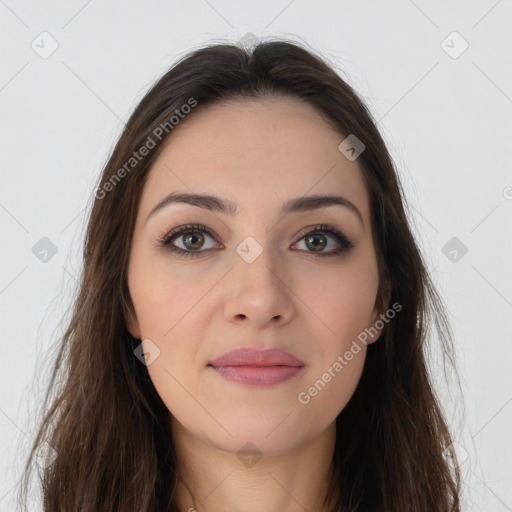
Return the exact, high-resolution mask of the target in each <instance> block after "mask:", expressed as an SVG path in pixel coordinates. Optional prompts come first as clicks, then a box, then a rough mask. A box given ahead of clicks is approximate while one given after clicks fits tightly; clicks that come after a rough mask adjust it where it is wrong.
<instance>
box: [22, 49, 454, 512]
mask: <svg viewBox="0 0 512 512" xmlns="http://www.w3.org/2000/svg"><path fill="white" fill-rule="evenodd" d="M431 319H432V320H434V321H435V325H436V327H437V328H438V333H439V335H440V339H441V340H442V341H443V346H444V350H445V353H446V354H447V355H448V356H449V357H450V358H451V355H452V352H451V341H450V340H451V337H450V331H449V326H448V324H447V321H446V318H445V313H444V310H443V305H442V301H441V299H440V297H439V296H438V294H437V292H436V290H435V288H434V286H433V284H432V283H431V281H430V279H429V276H428V272H427V270H426V267H425V265H424V262H423V259H422V257H421V255H420V252H419V250H418V247H417V245H416V243H415V240H414V238H413V235H412V233H411V230H410V227H409V224H408V221H407V218H406V215H405V213H404V208H403V199H402V196H401V192H400V186H399V181H398V177H397V175H396V172H395V169H394V167H393V164H392V161H391V158H390V155H389V153H388V151H387V149H386V147H385V144H384V142H383V140H382V138H381V136H380V134H379V132H378V130H377V128H376V126H375V123H374V122H373V121H372V119H371V116H370V114H369V112H368V110H367V108H366V107H365V106H364V104H363V103H362V101H361V100H360V99H359V98H358V96H357V95H356V93H355V92H354V91H353V90H352V89H351V87H350V86H349V85H348V84H347V83H345V82H344V81H343V80H342V79H341V78H340V77H339V76H338V75H337V74H336V73H335V71H334V70H333V69H332V68H330V67H329V65H328V64H326V63H325V62H324V61H323V60H322V59H321V58H319V57H317V56H315V55H313V54H312V53H311V52H309V51H308V50H306V49H305V48H303V47H301V46H299V45H297V44H293V43H288V42H266V43H261V44H259V45H258V46H256V47H255V48H254V49H253V50H249V49H246V48H240V47H237V46H235V45H229V44H225V45H224V44H220V45H214V46H210V47H205V48H203V49H199V50H197V51H194V52H192V53H191V54H189V55H188V56H186V57H185V58H183V59H182V60H181V61H180V62H179V63H177V64H176V65H175V66H174V67H173V68H172V69H170V70H169V71H168V72H167V73H166V74H165V75H164V76H163V77H162V78H161V79H159V80H158V82H157V83H156V84H155V85H154V86H153V87H152V88H151V90H150V91H149V92H148V93H147V94H146V95H145V97H144V98H143V99H142V101H141V102H140V104H139V105H138V106H137V108H136V109H135V111H134V112H133V114H132V116H131V118H130V119H129V121H128V123H127V124H126V128H125V130H124V132H123V134H122V135H121V137H120V139H119V141H118V143H117V145H116V147H115V149H114V151H113V153H112V155H111V157H110V159H109V161H108V162H107V164H106V166H105V168H104V170H103V173H102V176H101V179H100V182H99V184H98V187H97V189H96V193H95V201H94V205H93V208H92V212H91V216H90V219H89V223H88V231H87V238H86V242H85V249H84V269H83V275H82V280H81V283H80V291H79V295H78V297H77V299H76V303H75V307H74V313H73V318H72V320H71V322H70V325H69V328H68V329H67V331H66V333H65V335H64V337H63V340H62V345H61V347H60V353H59V358H58V360H57V361H56V363H55V371H54V374H53V377H52V385H53V384H54V379H55V377H56V375H57V374H58V372H59V371H64V372H65V375H64V378H63V380H62V387H61V389H59V392H58V395H57V397H56V398H55V400H53V402H52V403H51V406H50V407H49V410H48V412H47V414H46V415H45V418H44V421H43V423H42V425H41V428H40V431H39V433H38V435H37V438H36V440H35V441H34V445H33V453H32V454H35V453H36V452H37V450H38V449H40V447H41V446H48V447H49V448H50V452H51V457H50V456H49V455H48V454H47V455H46V457H45V458H43V459H44V461H45V462H44V463H43V464H42V465H41V467H42V489H43V495H44V500H45V505H44V507H45V508H44V510H45V511H48V512H50V511H52V512H56V511H62V510H67V511H74V510H76V511H78V510H80V511H95V512H98V511H105V512H108V511H134V510H137V511H141V512H142V511H164V510H169V511H180V512H184V511H193V510H197V511H199V512H202V511H206V510H208V511H220V510H230V511H242V510H243V511H253V510H266V511H290V512H291V511H299V510H308V511H315V512H318V511H321V512H324V511H325V512H327V511H329V512H335V511H340V512H341V511H343V512H349V511H358V512H361V511H365V512H366V511H386V512H387V511H401V512H402V511H403V512H405V511H414V512H427V511H428V512H432V511H439V512H441V511H443V512H445V511H454V512H456V511H459V510H460V508H459V493H460V489H459V487H460V482H459V473H458V471H457V464H456V462H455V454H454V453H453V449H452V446H451V443H452V441H451V437H450V433H449V430H448V428H447V425H446V423H445V420H444V419H443V416H442V414H441V411H440V408H439V406H438V403H437V401H436V397H435V393H434V390H433V388H432V384H431V382H430V379H429V375H428V372H427V368H426V363H425V357H424V352H425V343H426V337H427V330H428V326H429V322H430V320H431ZM64 369H65V370H64ZM47 398H48V397H47ZM45 405H46V403H45ZM45 441H46V442H47V443H48V444H47V445H46V444H42V443H44V442H45ZM50 452H48V453H50ZM29 470H30V464H28V463H27V467H26V472H27V475H28V474H29ZM26 479H27V477H26Z"/></svg>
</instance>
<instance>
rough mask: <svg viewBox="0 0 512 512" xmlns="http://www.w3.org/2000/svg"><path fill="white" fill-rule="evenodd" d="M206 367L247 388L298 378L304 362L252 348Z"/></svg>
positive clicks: (286, 354) (277, 353) (277, 352)
mask: <svg viewBox="0 0 512 512" xmlns="http://www.w3.org/2000/svg"><path fill="white" fill-rule="evenodd" d="M207 366H208V367H210V368H212V369H213V370H215V371H216V372H217V373H218V374H219V375H220V376H222V377H223V378H225V379H226V380H229V381H231V382H237V383H239V384H245V385H249V386H275V385H277V384H280V383H282V382H285V381H287V380H289V379H291V378H293V377H295V376H297V375H299V374H300V373H301V372H302V371H303V369H304V366H305V365H304V363H303V362H302V361H301V360H300V359H297V358H296V357H295V356H293V355H291V354H290V353H288V352H285V351H284V350H281V349H277V348H271V349H266V350H258V349H255V348H251V347H246V348H241V349H238V350H234V351H231V352H228V353H226V354H224V355H222V356H220V357H218V358H217V359H215V360H213V361H211V362H210V363H209V364H208V365H207Z"/></svg>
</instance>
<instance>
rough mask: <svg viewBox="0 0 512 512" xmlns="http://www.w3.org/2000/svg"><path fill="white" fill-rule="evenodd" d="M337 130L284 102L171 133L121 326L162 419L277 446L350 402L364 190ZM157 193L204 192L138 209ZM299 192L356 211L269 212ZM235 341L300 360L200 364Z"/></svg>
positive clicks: (199, 120)
mask: <svg viewBox="0 0 512 512" xmlns="http://www.w3.org/2000/svg"><path fill="white" fill-rule="evenodd" d="M344 139H345V137H344V136H342V135H341V134H340V133H338V132H337V131H335V130H333V129H332V128H331V127H330V126H329V125H328V124H327V123H326V122H325V121H324V120H323V119H322V117H321V116H320V115H319V114H318V113H317V112H316V110H315V109H314V108H313V107H311V106H310V105H308V104H304V103H301V102H299V101H297V100H294V99H289V98H267V99H263V100H238V101H234V102H230V103H223V104H216V105H213V106H210V107H207V108H205V109H204V110H202V111H197V112H194V114H193V115H191V116H190V118H189V119H185V120H183V121H181V124H180V125H178V126H177V127H175V128H174V129H173V132H172V133H171V136H170V138H169V139H168V142H167V143H166V147H165V148H164V150H163V152H162V153H161V154H160V156H159V157H158V159H157V160H156V161H155V163H154V164H153V166H152V168H151V171H150V173H149V175H148V180H147V182H146V184H145V187H144V190H143V193H142V197H141V202H140V208H139V211H138V217H137V221H136V226H135V232H134V237H133V242H132V246H131V253H130V261H129V269H128V283H129V290H130V294H131V297H132V301H133V304H134V309H135V315H136V317H135V318H131V319H130V320H129V322H128V327H129V330H130V332H131V334H132V335H133V336H135V337H136V338H140V339H142V340H144V341H143V348H144V352H145V353H148V354H150V356H148V360H147V364H148V371H149V375H150V377H151V379H152V381H153V383H154V386H155V388H156V390H157V391H158V393H159V395H160V396H161V398H162V400H163V401H164V403H165V404H166V406H167V407H168V409H169V411H170V412H171V413H172V415H173V419H172V424H173V428H180V429H182V431H186V432H187V433H188V434H191V435H193V436H194V437H195V438H197V439H199V440H201V441H203V442H205V443H208V444H209V445H211V446H215V447H218V448H221V449H224V450H227V451H231V452H238V450H240V448H241V447H242V446H244V445H246V443H252V444H253V445H255V446H256V447H257V449H258V450H259V451H261V452H263V453H269V454H271V453H274V454H276V453H279V452H285V451H287V450H290V449H292V448H293V447H296V446H298V445H300V444H302V443H306V442H308V441H312V440H313V439H314V438H315V437H316V436H318V435H320V434H321V433H322V432H324V431H325V430H326V428H327V427H329V426H330V425H331V426H332V422H333V421H334V420H335V418H336V416H337V415H338V413H339V412H340V411H341V410H342V409H343V408H344V406H345V405H346V404H347V402H348V401H349V399H350V397H351V396H352V394H353V392H354V390H355V388H356V385H357V383H358V380H359V378H360V375H361V371H362V367H363V363H364V358H365V353H366V350H365V345H364V343H361V342H359V341H358V335H360V334H361V333H362V332H363V331H364V330H365V328H368V327H370V326H372V324H373V322H374V321H375V319H376V318H377V317H378V315H379V313H380V312H379V311H377V310H376V309H375V305H376V298H377V287H378V277H379V276H378V271H377V261H376V255H375V251H374V246H373V242H372V234H371V224H370V210H369V198H368V193H367V190H366V188H365V185H364V182H363V177H362V172H361V169H360V167H359V165H358V163H357V160H349V159H348V158H347V157H345V156H344V154H343V153H342V152H341V151H340V150H339V149H338V146H339V145H340V143H341V142H342V141H343V140H344ZM126 179H130V178H129V177H127V178H126ZM170 193H174V194H177V193H182V194H201V195H208V196H215V197H216V198H218V199H217V200H215V201H205V202H201V205H202V207H199V206H197V205H192V204H188V203H183V202H170V203H168V204H167V205H166V206H163V207H161V208H159V209H157V210H155V211H154V212H153V213H152V214H151V215H150V212H151V211H152V209H153V208H154V207H155V205H157V204H158V203H159V202H160V201H162V199H164V198H165V197H166V196H168V194H170ZM311 196H338V197H341V198H344V199H345V200H347V201H349V202H350V203H351V204H352V205H353V207H354V208H351V207H348V206H346V205H342V204H333V203H330V204H329V205H325V204H324V205H320V207H314V206H315V203H309V202H304V203H303V206H304V205H305V206H304V207H303V208H295V209H293V208H292V209H289V210H287V211H286V213H285V214H282V213H281V209H282V208H283V207H284V206H285V205H287V204H290V203H289V202H290V201H296V200H306V199H307V198H309V197H311ZM192 202H194V201H192ZM221 202H226V203H229V205H231V206H233V208H235V205H236V213H234V212H232V211H230V207H226V208H224V209H220V208H219V207H218V206H219V204H221ZM318 204H319V203H317V206H318ZM347 204H348V203H347ZM308 205H309V206H308ZM148 216H149V217H148ZM189 224H194V225H196V226H195V227H193V228H192V230H191V231H189V232H188V233H186V234H183V233H182V234H178V235H173V236H171V237H170V238H168V245H167V246H163V245H160V242H159V240H161V239H163V238H165V237H166V235H168V234H169V233H170V232H171V231H173V230H176V228H179V227H182V226H186V225H189ZM318 225H325V226H327V228H328V229H329V228H333V229H334V230H337V231H339V232H340V233H341V234H342V235H343V236H344V237H346V238H347V239H348V240H349V241H351V242H352V244H353V247H348V246H347V245H346V244H345V243H344V241H343V238H342V239H338V238H337V236H336V235H335V234H333V233H330V232H329V231H325V230H324V229H323V227H322V228H318V227H317V226H318ZM197 226H199V227H200V228H201V229H204V230H206V231H201V230H198V229H197ZM325 226H324V227H325ZM169 240H170V241H169ZM173 248H175V249H177V250H178V251H179V250H182V251H186V254H185V255H182V254H180V253H179V252H173V251H172V249H173ZM379 335H380V331H379V333H378V334H377V335H374V337H373V339H372V338H371V337H369V338H367V342H373V341H375V340H376V339H377V338H378V337H379ZM354 341H356V342H357V343H356V345H354ZM242 347H253V348H256V349H263V348H269V347H272V348H278V349H282V350H284V351H286V352H288V353H289V354H291V355H292V356H294V357H295V358H297V359H299V360H300V361H302V363H303V364H302V367H296V366H295V367H291V368H290V367H288V368H285V367H283V366H280V367H278V363H281V364H282V363H283V361H279V360H275V361H270V362H268V361H267V364H270V367H267V368H261V367H256V368H255V367H254V366H253V367H252V368H249V366H251V364H250V363H248V362H247V361H245V363H244V365H242V366H243V367H242V368H240V367H238V368H236V367H235V366H233V365H234V364H235V363H233V362H230V363H229V362H228V363H227V366H224V367H223V368H220V367H217V368H214V367H212V366H210V365H209V364H210V363H211V362H212V361H213V360H215V359H216V358H218V357H219V356H221V355H223V354H225V353H227V352H230V351H232V350H234V349H239V348H242ZM355 347H358V348H359V351H357V350H356V348H355ZM347 352H351V354H352V357H350V355H349V354H347ZM340 358H341V360H340ZM341 361H343V362H341ZM336 363H337V364H336ZM141 364H142V363H141ZM340 367H341V369H340ZM225 374H230V375H234V376H235V378H236V377H238V378H239V379H242V380H241V381H240V380H238V381H237V380H229V379H228V378H226V377H225ZM285 376H288V377H289V378H287V379H284V378H285ZM243 379H249V380H243ZM251 379H252V380H251ZM280 379H281V380H280ZM282 379H284V380H282ZM258 382H260V384H261V383H263V384H265V385H258Z"/></svg>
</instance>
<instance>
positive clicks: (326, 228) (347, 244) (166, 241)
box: [158, 224, 354, 258]
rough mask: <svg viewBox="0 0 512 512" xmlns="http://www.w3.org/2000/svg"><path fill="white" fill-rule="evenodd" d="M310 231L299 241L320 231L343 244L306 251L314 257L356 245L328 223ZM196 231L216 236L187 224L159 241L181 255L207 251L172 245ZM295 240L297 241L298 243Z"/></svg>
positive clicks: (197, 226)
mask: <svg viewBox="0 0 512 512" xmlns="http://www.w3.org/2000/svg"><path fill="white" fill-rule="evenodd" d="M306 229H307V230H308V231H306V232H301V233H299V235H300V238H299V239H298V240H297V242H299V241H300V240H302V239H303V238H305V237H306V236H308V235H312V234H318V233H327V234H329V235H332V236H333V237H334V238H335V239H336V240H337V242H338V243H339V244H340V245H341V248H340V249H336V250H334V251H330V252H319V253H315V252H313V251H305V252H308V253H310V254H311V255H312V256H314V257H320V258H323V257H328V256H337V255H340V254H342V253H344V252H345V251H347V250H349V249H351V248H352V247H354V243H353V242H352V241H351V240H350V239H348V238H347V237H346V236H345V235H344V234H343V233H341V232H340V231H338V230H337V229H336V228H333V227H332V226H329V225H328V224H318V225H317V226H314V227H313V228H306ZM196 231H201V232H202V233H206V234H207V235H209V236H211V237H212V238H215V237H214V235H213V234H212V233H211V232H210V230H208V229H207V228H205V227H204V226H202V225H201V224H187V225H186V226H181V227H179V228H176V229H174V230H173V231H171V232H170V233H168V234H166V235H165V236H164V237H163V238H159V240H158V242H159V244H160V245H162V246H164V247H165V248H166V249H167V250H169V251H171V252H173V253H176V254H178V255H179V256H196V255H197V254H201V253H203V252H207V251H208V250H209V249H207V250H205V251H185V250H183V249H181V248H180V247H176V246H175V245H172V243H171V242H172V241H174V239H176V238H178V237H179V236H180V235H186V234H188V233H194V232H196ZM297 242H295V243H297ZM294 245H295V244H294Z"/></svg>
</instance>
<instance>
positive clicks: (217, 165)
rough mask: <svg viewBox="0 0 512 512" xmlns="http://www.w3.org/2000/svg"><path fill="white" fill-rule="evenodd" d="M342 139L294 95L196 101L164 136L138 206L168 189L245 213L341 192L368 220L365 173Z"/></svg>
mask: <svg viewBox="0 0 512 512" xmlns="http://www.w3.org/2000/svg"><path fill="white" fill-rule="evenodd" d="M344 139H345V135H344V134H342V133H341V132H339V131H338V130H336V129H334V128H333V127H332V126H331V125H330V124H329V123H328V122H327V121H326V120H325V119H324V118H323V117H322V115H321V114H320V113H319V112H318V111H317V110H316V109H315V108H314V107H313V106H311V105H310V104H308V103H305V102H302V101H300V100H297V99H294V98H288V97H279V98H276V97H272V98H262V99H238V100H230V101H224V102H221V103H216V104H213V105H209V106H207V107H205V108H204V109H200V104H199V105H198V110H197V111H194V112H193V114H192V115H190V116H189V117H188V118H185V119H184V120H182V121H181V122H180V124H179V125H177V126H176V127H175V128H174V129H173V130H172V132H171V133H170V135H169V136H168V138H167V140H166V141H165V147H164V148H163V150H162V152H161V153H160V155H159V157H158V158H157V159H156V161H155V162H154V163H153V165H152V167H151V169H150V171H149V176H148V179H147V181H146V185H145V188H144V191H143V196H142V200H141V210H143V211H144V212H143V213H146V214H147V212H149V210H150V209H151V207H152V206H153V205H154V204H155V203H156V202H158V201H159V200H160V199H161V198H162V197H163V196H164V195H166V194H168V193H169V192H171V191H179V192H201V193H211V194H215V195H221V196H222V197H226V198H229V199H232V200H233V201H234V202H236V203H237V204H238V205H239V206H238V209H239V210H241V211H243V210H245V209H246V208H247V211H248V213H249V211H251V213H252V212H254V213H256V212H257V211H258V206H259V207H260V209H261V208H262V207H263V206H265V207H269V208H271V207H273V206H272V205H273V204H275V207H276V208H278V207H280V206H281V204H282V203H283V202H285V201H286V200H287V199H289V198H291V197H294V198H295V197H300V196H305V195H309V194H315V195H317V194H333V193H337V194H340V195H343V196H345V197H347V198H349V199H350V200H351V201H352V202H354V203H355V204H356V206H357V207H358V208H359V209H360V211H361V213H362V214H363V217H365V218H368V215H369V210H368V196H367V191H366V186H365V184H364V180H363V174H362V170H361V168H360V166H359V164H358V163H357V160H356V161H349V160H348V159H347V158H346V157H345V156H344V155H343V154H342V153H341V152H340V151H339V149H338V146H339V144H340V143H341V142H342V141H343V140H344Z"/></svg>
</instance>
